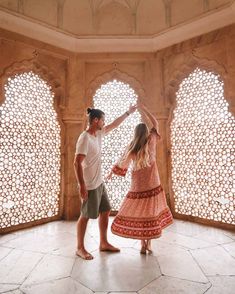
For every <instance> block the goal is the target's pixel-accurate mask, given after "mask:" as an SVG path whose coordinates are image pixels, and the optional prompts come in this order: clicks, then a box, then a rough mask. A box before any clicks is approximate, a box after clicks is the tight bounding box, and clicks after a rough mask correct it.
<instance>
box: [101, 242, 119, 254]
mask: <svg viewBox="0 0 235 294" xmlns="http://www.w3.org/2000/svg"><path fill="white" fill-rule="evenodd" d="M100 251H109V252H120V249H119V248H117V247H114V246H113V245H111V244H109V243H107V244H104V245H100Z"/></svg>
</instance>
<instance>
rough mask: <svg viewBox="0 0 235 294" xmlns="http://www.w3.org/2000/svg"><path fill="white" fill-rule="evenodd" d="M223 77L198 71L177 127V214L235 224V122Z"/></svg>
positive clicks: (182, 97) (186, 90) (183, 92)
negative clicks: (224, 87)
mask: <svg viewBox="0 0 235 294" xmlns="http://www.w3.org/2000/svg"><path fill="white" fill-rule="evenodd" d="M223 86H224V85H223V82H222V81H221V80H220V78H219V76H218V75H216V74H214V73H212V72H207V71H205V70H200V69H199V68H197V69H195V70H194V71H193V72H192V73H191V74H190V75H189V76H188V77H187V78H186V79H184V80H183V82H182V83H181V84H180V88H179V90H178V92H177V101H176V103H177V104H176V108H175V110H174V115H173V120H172V124H171V142H172V181H173V192H174V201H175V211H176V212H177V213H180V214H184V215H191V216H196V217H200V218H203V219H208V220H214V221H221V222H224V223H228V224H235V119H234V117H233V116H232V114H231V113H229V111H228V103H227V102H226V100H225V98H224V91H223Z"/></svg>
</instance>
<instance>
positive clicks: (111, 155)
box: [93, 80, 140, 210]
mask: <svg viewBox="0 0 235 294" xmlns="http://www.w3.org/2000/svg"><path fill="white" fill-rule="evenodd" d="M93 99H94V107H95V108H99V109H101V110H103V111H104V112H105V123H106V124H109V123H111V122H112V121H113V120H114V119H115V118H117V117H118V116H120V115H121V114H123V113H124V112H125V111H126V110H128V108H129V106H130V104H132V105H134V104H136V103H137V95H136V93H135V91H134V90H133V89H132V88H130V86H129V85H127V84H125V83H123V82H120V81H117V80H113V81H111V82H108V83H107V84H105V85H102V86H101V88H99V89H98V90H97V91H96V94H95V95H94V97H93ZM139 122H140V114H139V112H137V111H136V112H135V113H133V114H132V115H130V116H129V117H128V118H127V119H126V120H125V121H124V122H123V123H122V124H121V125H120V126H119V127H118V129H116V130H114V131H112V132H111V133H110V134H108V135H107V136H106V137H105V138H104V141H103V152H102V164H103V165H102V168H103V176H105V175H107V174H108V172H110V170H111V167H112V166H113V165H114V163H115V162H116V161H117V160H118V159H119V158H120V156H121V155H122V154H123V152H124V150H125V148H126V146H127V144H128V143H129V142H130V140H131V138H132V136H133V133H134V132H133V131H134V127H135V126H136V125H137V124H138V123H139ZM130 177H131V174H130V172H128V173H127V175H126V177H125V178H121V177H116V176H115V177H113V179H112V181H111V182H108V183H106V187H107V190H108V195H109V199H110V200H111V204H112V209H113V210H118V209H119V207H120V203H121V201H122V199H123V198H124V196H125V195H126V193H127V192H128V189H129V187H130Z"/></svg>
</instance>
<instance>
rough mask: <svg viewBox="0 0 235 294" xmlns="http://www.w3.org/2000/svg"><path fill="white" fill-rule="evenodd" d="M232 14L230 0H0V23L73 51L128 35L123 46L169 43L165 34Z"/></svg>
mask: <svg viewBox="0 0 235 294" xmlns="http://www.w3.org/2000/svg"><path fill="white" fill-rule="evenodd" d="M234 16H235V3H234V0H190V1H189V0H40V1H38V0H0V27H2V28H4V29H8V30H10V31H15V32H18V33H21V34H23V35H27V36H29V37H32V36H34V38H38V39H39V40H41V41H44V42H49V43H51V44H54V45H57V46H60V47H63V48H66V49H69V48H67V47H70V48H71V50H72V51H87V49H88V48H89V46H88V45H89V44H90V48H91V47H92V46H91V45H95V44H96V43H97V44H98V41H97V40H101V41H100V42H99V46H100V48H106V46H110V44H112V46H114V47H115V46H118V50H119V44H121V45H123V43H122V42H123V40H126V43H125V44H126V45H125V46H126V48H124V51H132V50H134V51H145V50H147V51H154V50H156V49H159V42H161V44H162V45H161V46H160V47H162V46H163V47H164V46H166V45H169V44H168V43H171V42H169V40H168V42H166V41H165V37H167V38H170V39H171V40H172V41H174V42H175V40H174V38H173V39H172V36H171V34H169V32H170V33H172V31H175V32H176V33H175V35H174V37H176V35H177V34H178V39H180V38H181V39H182V38H183V35H182V32H185V37H186V38H190V37H194V36H195V35H199V34H201V33H205V32H208V31H211V30H213V29H217V28H219V27H222V26H225V25H228V24H231V23H233V22H234V19H235V17H234ZM190 26H191V27H190ZM26 27H27V29H26ZM182 28H184V30H182ZM188 28H189V29H190V33H188ZM53 32H54V34H53ZM35 33H36V34H35ZM81 40H82V41H81ZM88 40H93V41H92V42H91V43H89V44H88ZM94 40H96V42H94ZM108 40H111V43H109V42H108ZM120 40H121V41H120ZM131 40H134V42H133V46H132V44H131V42H130V41H131ZM146 40H148V42H147V43H146ZM118 41H120V42H118ZM179 41H180V40H179ZM144 42H145V45H144V46H143V44H144ZM59 43H60V45H59ZM63 43H64V44H63ZM65 43H66V44H65ZM147 44H148V45H147ZM66 46H67V47H66ZM99 46H98V47H99ZM98 47H95V48H96V49H97V48H98ZM95 48H92V49H90V50H91V51H94V50H95ZM144 48H145V49H144ZM97 50H98V51H102V50H101V49H97ZM118 50H117V51H118ZM107 51H110V50H107ZM111 51H113V50H111ZM114 51H115V50H114Z"/></svg>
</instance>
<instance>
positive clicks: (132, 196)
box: [111, 129, 173, 240]
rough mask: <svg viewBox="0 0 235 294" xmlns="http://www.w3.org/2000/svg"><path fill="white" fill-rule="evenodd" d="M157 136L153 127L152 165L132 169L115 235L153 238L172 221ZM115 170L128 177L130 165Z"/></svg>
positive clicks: (150, 147) (117, 218) (114, 224)
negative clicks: (160, 170) (160, 166)
mask: <svg viewBox="0 0 235 294" xmlns="http://www.w3.org/2000/svg"><path fill="white" fill-rule="evenodd" d="M157 137H158V134H157V132H156V130H155V129H152V130H151V134H150V137H149V141H148V144H149V146H148V148H149V155H150V166H147V167H144V168H141V169H138V170H132V177H131V188H130V191H129V192H128V193H127V195H126V197H125V198H124V201H123V203H122V205H121V208H120V209H119V211H118V214H117V215H116V217H115V218H114V221H113V223H112V226H111V230H112V232H113V234H116V235H118V236H121V237H125V238H132V239H139V240H141V239H143V240H147V239H154V238H158V237H160V236H161V233H162V229H164V228H165V227H167V226H168V225H170V224H171V223H172V222H173V217H172V214H171V212H170V209H169V207H168V206H167V203H166V197H165V193H164V191H163V189H162V186H161V184H160V178H159V173H158V168H157V164H156V143H157ZM112 171H113V173H114V174H116V175H120V176H125V174H126V172H127V168H125V169H124V168H121V167H120V166H118V165H115V166H114V167H113V169H112Z"/></svg>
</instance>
